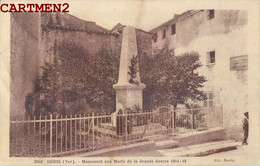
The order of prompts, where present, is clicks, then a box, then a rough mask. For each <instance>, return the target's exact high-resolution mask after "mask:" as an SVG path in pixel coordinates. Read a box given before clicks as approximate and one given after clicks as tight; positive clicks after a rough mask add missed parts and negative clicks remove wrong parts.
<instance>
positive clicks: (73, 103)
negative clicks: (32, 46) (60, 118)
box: [34, 42, 119, 114]
mask: <svg viewBox="0 0 260 166" xmlns="http://www.w3.org/2000/svg"><path fill="white" fill-rule="evenodd" d="M118 64H119V56H117V55H113V54H112V51H110V50H105V49H103V50H101V51H100V52H98V53H97V54H96V55H95V56H90V55H89V54H88V53H87V52H86V51H85V50H84V48H83V47H80V46H78V45H76V44H73V43H66V42H64V43H62V44H61V45H60V46H59V47H58V53H57V56H56V58H55V60H54V62H53V63H45V65H44V66H43V67H42V71H43V72H42V75H41V76H40V77H39V78H38V79H37V81H36V83H35V90H34V94H37V95H36V96H37V97H36V105H38V107H37V110H38V111H40V112H41V114H48V113H57V114H76V113H87V112H86V111H87V109H88V108H89V107H94V108H93V109H98V110H101V109H102V110H103V111H108V110H109V111H112V110H113V109H114V107H115V91H114V89H113V87H112V86H113V84H115V83H116V81H117V75H118ZM103 108H104V109H103ZM105 109H107V110H105Z"/></svg>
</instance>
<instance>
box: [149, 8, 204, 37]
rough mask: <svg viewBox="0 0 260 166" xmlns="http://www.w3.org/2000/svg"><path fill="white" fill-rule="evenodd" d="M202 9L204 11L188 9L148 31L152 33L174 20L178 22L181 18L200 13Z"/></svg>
mask: <svg viewBox="0 0 260 166" xmlns="http://www.w3.org/2000/svg"><path fill="white" fill-rule="evenodd" d="M201 11H203V10H187V11H185V12H183V13H182V14H180V15H178V16H177V17H174V18H172V19H170V20H168V21H166V22H164V23H162V24H161V25H159V26H157V27H155V28H153V29H151V30H150V31H148V32H150V33H155V31H157V30H158V29H160V28H161V27H163V26H166V25H169V24H170V23H172V22H177V21H179V20H184V19H186V18H187V17H188V16H191V15H194V14H197V13H199V12H201ZM189 12H191V13H189Z"/></svg>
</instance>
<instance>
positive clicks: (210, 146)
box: [159, 141, 239, 157]
mask: <svg viewBox="0 0 260 166" xmlns="http://www.w3.org/2000/svg"><path fill="white" fill-rule="evenodd" d="M237 146H239V144H238V143H234V142H231V141H218V142H209V143H204V144H198V145H191V146H185V147H180V148H173V149H165V150H159V151H160V152H161V153H162V154H163V155H166V156H169V155H171V156H173V157H199V156H207V155H210V154H214V153H219V152H223V151H229V150H234V149H236V148H237Z"/></svg>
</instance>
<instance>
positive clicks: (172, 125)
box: [170, 105, 175, 137]
mask: <svg viewBox="0 0 260 166" xmlns="http://www.w3.org/2000/svg"><path fill="white" fill-rule="evenodd" d="M170 109H171V119H172V121H171V123H172V124H171V128H172V137H174V123H175V122H174V108H173V105H171V106H170Z"/></svg>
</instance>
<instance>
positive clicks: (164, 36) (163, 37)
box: [162, 29, 166, 39]
mask: <svg viewBox="0 0 260 166" xmlns="http://www.w3.org/2000/svg"><path fill="white" fill-rule="evenodd" d="M165 38H166V29H164V30H163V36H162V39H165Z"/></svg>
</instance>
